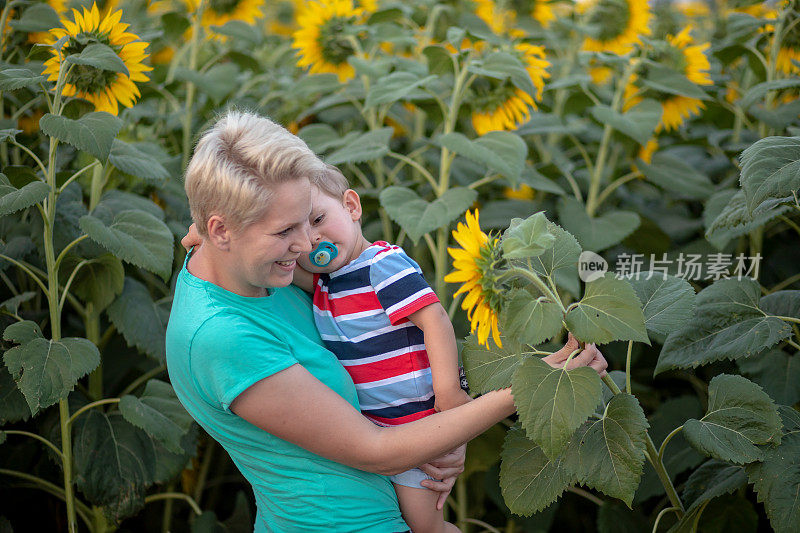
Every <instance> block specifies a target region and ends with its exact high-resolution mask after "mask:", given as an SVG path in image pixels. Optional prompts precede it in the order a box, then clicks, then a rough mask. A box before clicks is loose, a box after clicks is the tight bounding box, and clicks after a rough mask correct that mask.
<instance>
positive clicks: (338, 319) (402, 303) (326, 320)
mask: <svg viewBox="0 0 800 533" xmlns="http://www.w3.org/2000/svg"><path fill="white" fill-rule="evenodd" d="M313 184H314V185H315V190H314V192H313V193H312V194H313V197H312V204H313V209H312V212H311V218H310V223H311V240H312V247H313V248H314V250H312V253H311V254H308V255H301V256H300V257H299V258H298V260H297V263H298V265H299V266H300V267H302V268H297V269H295V271H294V277H293V281H292V283H294V284H295V285H297V286H299V287H301V288H303V289H304V290H306V291H307V292H311V293H313V294H314V296H313V305H314V320H315V322H316V325H317V329H318V330H319V332H320V336H321V338H322V340H323V342H325V345H326V347H327V348H328V349H329V350H331V351H332V352H333V353H334V354H336V356H337V358H338V359H339V361H340V362H341V363H342V365H344V367H345V369H347V371H348V373H349V374H350V376H351V377H352V379H353V382H354V383H355V386H356V391H357V393H358V400H359V404H360V406H361V411H362V413H363V414H364V415H365V416H366V417H368V418H370V419H371V420H372V421H374V422H375V423H377V424H379V425H382V426H394V425H399V424H404V423H406V422H411V421H413V420H417V419H420V418H423V417H425V416H428V415H431V414H433V413H435V412H436V411H444V410H447V409H452V408H454V407H458V406H459V405H462V404H464V403H467V402H469V401H470V400H471V398H470V396H469V395H468V394H467V393H466V392H465V391H464V390H463V389H462V388H461V387H462V384H461V380H460V376H459V369H458V349H457V346H456V339H455V334H454V332H453V325H452V324H451V323H450V319H449V317H448V316H447V312H446V311H445V309H444V308H443V307H442V305H441V304H440V303H439V299H438V298H437V297H436V294H435V293H434V292H433V290H432V289H431V288H430V286H429V285H428V283H427V282H426V281H425V279H424V278H423V276H422V271H421V269H420V268H419V266H418V265H417V263H415V262H414V260H412V259H411V258H410V257H408V256H407V255H406V254H405V252H403V250H402V249H401V248H400V247H399V246H393V245H390V244H389V243H386V242H384V241H377V242H374V243H370V242H369V241H367V240H366V239H365V238H364V236H363V234H362V233H361V214H362V210H361V200H360V198H359V196H358V193H356V192H355V191H354V190H352V189H349V188H348V183H347V179H346V178H345V177H344V175H343V174H342V173H341V172H340V171H339V170H338V169H337V168H336V167H333V166H330V165H329V166H328V169H327V171H326V173H325V175H324V176H321V177H319V178H318V179H317V180H315V181H314V182H313ZM199 243H200V238H199V236H198V235H197V232H196V230H195V229H194V227H192V228H190V229H189V234H188V235H187V236H186V237H184V238H183V240H182V241H181V244H183V246H184V247H186V248H187V249H188V248H190V247H191V246H193V245H196V244H199ZM320 245H321V246H320ZM319 250H324V251H326V252H328V254H329V255H328V257H331V256H332V260H330V262H327V264H324V266H319V265H318V264H315V263H314V261H313V260H312V256H315V255H316V254H315V252H317V251H319ZM391 479H392V482H393V483H394V487H395V490H396V492H397V499H398V502H399V504H400V510H401V512H402V514H403V519H404V520H405V521H406V523H407V524H408V525H409V527H410V528H411V531H413V532H414V533H429V532H431V533H440V532H442V533H444V532H457V531H459V530H458V528H456V527H455V526H454V525H453V524H450V523H449V522H445V521H444V518H443V516H442V511H441V510H437V509H436V501H437V499H438V497H439V493H438V492H434V491H432V490H429V489H427V488H425V487H423V486H422V485H421V484H420V482H421V481H423V480H425V479H431V478H430V477H429V476H428V475H427V474H425V473H424V472H423V471H422V470H420V469H418V468H414V469H412V470H409V471H407V472H403V473H401V474H398V475H395V476H392V477H391Z"/></svg>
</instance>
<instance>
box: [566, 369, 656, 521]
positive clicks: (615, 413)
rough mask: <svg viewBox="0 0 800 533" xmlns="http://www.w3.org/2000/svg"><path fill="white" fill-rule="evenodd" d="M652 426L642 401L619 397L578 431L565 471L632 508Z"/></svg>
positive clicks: (570, 446)
mask: <svg viewBox="0 0 800 533" xmlns="http://www.w3.org/2000/svg"><path fill="white" fill-rule="evenodd" d="M588 370H590V371H591V372H593V373H594V371H593V370H591V369H588ZM595 374H596V373H595ZM648 427H649V425H648V423H647V418H645V416H644V411H642V407H641V406H640V405H639V401H638V400H637V399H636V398H635V397H633V396H631V395H630V394H617V395H616V396H614V397H613V398H612V399H611V401H609V402H608V405H606V409H605V412H604V413H603V417H602V418H600V419H599V420H593V421H589V422H587V423H585V424H583V425H582V426H581V427H580V428H579V429H578V431H576V432H575V435H574V436H573V437H572V440H571V441H570V444H569V447H568V448H567V452H566V454H565V457H564V468H565V469H566V470H567V471H569V472H572V473H573V474H575V475H576V476H577V478H578V482H579V483H581V484H583V485H586V486H588V487H592V488H594V489H597V490H599V491H600V492H602V493H603V494H607V495H608V496H611V497H614V498H619V499H620V500H622V501H624V502H625V503H626V504H627V505H628V507H631V505H632V503H633V494H634V493H635V492H636V488H637V487H638V486H639V480H640V479H641V477H642V471H643V466H644V460H645V451H646V448H647V446H646V444H645V441H646V440H647V428H648Z"/></svg>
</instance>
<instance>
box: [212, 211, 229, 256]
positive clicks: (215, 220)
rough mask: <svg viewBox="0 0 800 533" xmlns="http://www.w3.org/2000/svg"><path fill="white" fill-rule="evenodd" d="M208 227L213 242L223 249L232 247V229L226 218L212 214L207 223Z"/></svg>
mask: <svg viewBox="0 0 800 533" xmlns="http://www.w3.org/2000/svg"><path fill="white" fill-rule="evenodd" d="M206 229H207V230H208V240H209V242H210V243H211V244H213V245H214V246H216V247H217V248H219V249H220V250H223V251H227V250H229V249H230V243H231V231H230V229H229V228H228V226H227V224H225V219H223V218H222V217H221V216H219V215H211V216H210V217H209V218H208V222H207V223H206Z"/></svg>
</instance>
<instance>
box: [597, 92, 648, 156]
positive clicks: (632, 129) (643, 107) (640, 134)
mask: <svg viewBox="0 0 800 533" xmlns="http://www.w3.org/2000/svg"><path fill="white" fill-rule="evenodd" d="M589 112H590V113H591V114H592V116H593V117H594V119H595V120H596V121H597V122H599V123H600V124H608V125H609V126H611V127H612V128H614V129H615V130H617V131H619V132H621V133H624V134H625V135H627V136H628V137H630V138H631V139H633V140H634V141H636V142H637V143H639V144H641V145H642V146H644V145H645V144H647V141H649V140H650V138H651V137H652V136H653V132H654V131H655V129H656V126H658V123H659V121H660V120H661V114H662V113H663V108H662V107H661V104H659V103H658V102H657V101H655V100H650V99H647V100H642V101H641V102H639V103H638V104H636V105H635V106H634V107H632V108H631V109H630V110H628V111H626V112H625V113H618V112H616V111H614V110H613V109H611V108H610V107H608V106H604V105H599V106H594V107H590V108H589Z"/></svg>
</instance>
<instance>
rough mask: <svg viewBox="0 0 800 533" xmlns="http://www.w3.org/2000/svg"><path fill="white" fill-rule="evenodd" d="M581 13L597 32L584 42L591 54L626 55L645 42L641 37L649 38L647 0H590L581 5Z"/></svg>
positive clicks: (579, 7)
mask: <svg viewBox="0 0 800 533" xmlns="http://www.w3.org/2000/svg"><path fill="white" fill-rule="evenodd" d="M578 10H579V12H582V13H586V15H587V16H588V22H589V24H590V25H592V26H593V27H595V28H596V35H595V36H593V37H587V38H586V39H585V40H584V41H583V49H584V50H586V51H588V52H610V53H612V54H618V55H624V54H627V53H629V52H631V51H632V50H633V47H634V46H635V45H637V44H640V43H641V42H642V41H641V39H640V37H641V36H642V35H650V28H649V24H650V19H651V15H650V7H649V6H648V5H647V0H587V1H585V2H582V3H580V4H578Z"/></svg>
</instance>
